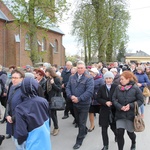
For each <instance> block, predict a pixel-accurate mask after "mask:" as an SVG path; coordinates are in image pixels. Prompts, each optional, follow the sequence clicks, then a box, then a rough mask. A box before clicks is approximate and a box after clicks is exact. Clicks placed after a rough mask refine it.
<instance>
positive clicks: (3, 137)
mask: <svg viewBox="0 0 150 150" xmlns="http://www.w3.org/2000/svg"><path fill="white" fill-rule="evenodd" d="M4 139H5V136H4V135H0V145H1V144H2V142H3V140H4Z"/></svg>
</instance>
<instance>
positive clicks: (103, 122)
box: [97, 71, 117, 150]
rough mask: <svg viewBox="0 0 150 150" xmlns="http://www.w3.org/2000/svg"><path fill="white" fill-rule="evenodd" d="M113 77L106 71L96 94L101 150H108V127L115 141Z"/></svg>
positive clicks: (114, 85) (114, 86)
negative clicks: (100, 128) (102, 82)
mask: <svg viewBox="0 0 150 150" xmlns="http://www.w3.org/2000/svg"><path fill="white" fill-rule="evenodd" d="M113 79H114V75H113V73H112V72H110V71H108V72H106V73H105V74H104V80H105V84H104V85H102V86H101V87H100V88H99V91H98V94H97V101H98V102H99V103H100V105H101V106H100V115H99V125H100V126H101V127H102V139H103V145H104V147H103V148H102V150H108V145H109V139H108V133H107V130H108V127H109V125H110V127H111V130H112V131H113V132H114V134H115V139H116V124H115V121H114V114H115V108H114V106H113V105H112V95H113V93H114V90H115V88H116V86H117V85H116V84H113Z"/></svg>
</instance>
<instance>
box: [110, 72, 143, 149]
mask: <svg viewBox="0 0 150 150" xmlns="http://www.w3.org/2000/svg"><path fill="white" fill-rule="evenodd" d="M136 83H137V78H136V77H135V75H134V74H133V73H132V72H131V71H124V72H123V73H122V74H121V76H120V85H119V86H118V87H116V89H115V92H114V94H113V97H112V101H113V104H114V106H115V107H116V114H115V118H116V127H117V141H118V150H123V147H124V132H125V130H127V134H128V136H129V138H130V139H131V143H132V144H131V148H130V150H135V148H136V135H135V133H134V125H133V120H134V116H135V114H134V102H135V101H136V102H137V103H138V106H140V105H142V103H143V95H142V91H141V90H140V89H139V87H138V86H137V84H136Z"/></svg>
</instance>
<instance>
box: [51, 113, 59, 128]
mask: <svg viewBox="0 0 150 150" xmlns="http://www.w3.org/2000/svg"><path fill="white" fill-rule="evenodd" d="M51 118H52V121H53V124H54V129H58V128H59V127H58V118H57V110H51Z"/></svg>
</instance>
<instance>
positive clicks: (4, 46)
mask: <svg viewBox="0 0 150 150" xmlns="http://www.w3.org/2000/svg"><path fill="white" fill-rule="evenodd" d="M6 24H7V20H5V24H4V33H3V35H4V36H3V42H4V45H3V54H4V59H3V66H5V67H6V52H5V51H6V45H5V44H6Z"/></svg>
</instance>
